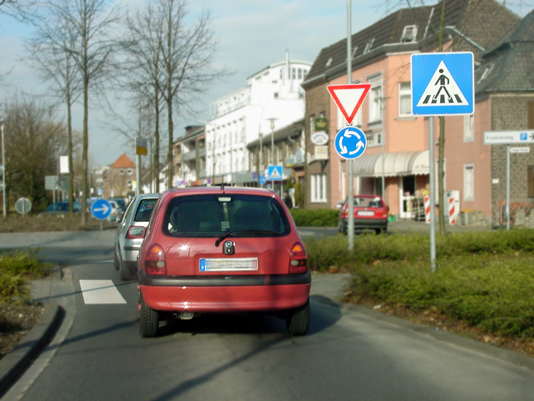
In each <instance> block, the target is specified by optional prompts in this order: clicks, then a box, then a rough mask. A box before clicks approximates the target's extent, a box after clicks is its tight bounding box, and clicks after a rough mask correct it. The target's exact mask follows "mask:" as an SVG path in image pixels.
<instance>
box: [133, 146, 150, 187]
mask: <svg viewBox="0 0 534 401" xmlns="http://www.w3.org/2000/svg"><path fill="white" fill-rule="evenodd" d="M135 154H136V155H137V166H136V169H135V179H136V180H137V185H136V187H135V194H136V195H139V194H140V193H141V156H146V155H147V154H148V145H147V140H146V138H143V137H140V136H138V137H136V138H135Z"/></svg>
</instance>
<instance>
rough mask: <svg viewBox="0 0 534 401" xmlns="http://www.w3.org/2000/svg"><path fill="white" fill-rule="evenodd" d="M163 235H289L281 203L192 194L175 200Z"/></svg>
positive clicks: (164, 225) (269, 200)
mask: <svg viewBox="0 0 534 401" xmlns="http://www.w3.org/2000/svg"><path fill="white" fill-rule="evenodd" d="M163 232H164V233H165V234H166V235H170V236H173V237H192V238H199V237H219V236H221V235H222V234H225V233H228V232H230V235H229V236H230V237H273V236H282V235H286V234H288V233H289V223H288V221H287V218H286V216H285V214H284V212H283V211H282V209H281V207H280V205H279V204H278V202H277V201H276V200H274V199H272V198H271V197H267V196H255V195H228V196H220V195H191V196H180V197H176V198H174V199H173V200H172V201H171V202H170V203H169V206H168V208H167V210H166V212H165V220H164V224H163Z"/></svg>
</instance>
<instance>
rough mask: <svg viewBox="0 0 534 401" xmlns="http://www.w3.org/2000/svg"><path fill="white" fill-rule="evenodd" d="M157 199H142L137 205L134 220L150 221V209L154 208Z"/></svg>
mask: <svg viewBox="0 0 534 401" xmlns="http://www.w3.org/2000/svg"><path fill="white" fill-rule="evenodd" d="M157 201H158V200H157V199H143V200H142V201H141V202H140V203H139V206H138V207H137V212H136V213H135V218H134V221H150V216H151V215H152V210H154V206H155V205H156V202H157Z"/></svg>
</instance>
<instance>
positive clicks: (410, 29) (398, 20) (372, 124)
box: [302, 0, 519, 218]
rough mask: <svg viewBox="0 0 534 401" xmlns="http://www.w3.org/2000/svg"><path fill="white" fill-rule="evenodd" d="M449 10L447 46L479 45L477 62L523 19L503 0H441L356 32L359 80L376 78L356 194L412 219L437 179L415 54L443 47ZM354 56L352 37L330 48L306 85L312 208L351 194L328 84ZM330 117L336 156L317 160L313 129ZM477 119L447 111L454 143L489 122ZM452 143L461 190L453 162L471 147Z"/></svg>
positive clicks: (341, 76)
mask: <svg viewBox="0 0 534 401" xmlns="http://www.w3.org/2000/svg"><path fill="white" fill-rule="evenodd" d="M442 6H443V7H442ZM442 10H443V12H444V17H445V24H444V27H445V30H444V43H443V49H444V51H472V52H473V53H474V54H475V59H476V60H477V62H478V60H480V58H481V57H482V54H483V53H484V52H485V51H486V49H492V48H495V47H496V46H497V45H498V44H499V42H500V41H502V38H503V37H505V36H506V35H507V34H509V33H510V32H511V31H512V30H513V28H514V27H515V26H516V24H517V22H518V21H519V18H518V17H517V16H516V15H515V14H513V13H512V12H510V11H509V10H508V9H506V8H505V7H503V6H502V5H501V4H499V3H498V2H497V1H495V0H448V1H446V2H443V3H441V2H440V3H438V4H436V5H434V6H422V7H412V8H405V9H400V10H398V11H396V12H394V13H392V14H390V15H388V16H386V17H385V18H383V19H382V20H380V21H378V22H376V23H375V24H373V25H371V26H369V27H367V28H365V29H363V30H362V31H360V32H357V33H355V34H354V35H352V38H351V41H352V77H351V79H352V81H353V82H369V83H371V90H370V92H369V94H368V96H367V99H366V101H365V103H364V104H363V106H362V108H361V109H360V111H359V112H358V114H357V116H356V118H355V122H354V124H355V125H357V126H360V127H361V128H362V129H363V130H364V131H365V132H366V134H367V136H368V148H367V151H366V154H365V155H364V156H362V157H361V158H359V159H357V160H356V161H355V162H353V173H354V183H353V184H354V185H353V187H354V188H355V193H357V192H359V193H374V194H379V195H382V196H383V197H384V198H385V200H386V202H387V203H388V204H389V206H390V209H391V213H393V214H396V215H398V216H399V217H404V218H411V217H413V215H414V212H413V210H412V209H411V205H412V204H413V201H414V198H415V197H416V196H418V195H419V194H421V193H422V192H423V191H425V190H426V188H427V187H428V184H429V166H428V156H427V155H428V153H427V152H428V139H427V138H428V119H426V118H423V117H416V116H413V115H412V114H411V83H410V57H411V54H413V53H417V52H428V51H435V49H437V48H438V35H437V33H438V31H439V27H440V17H441V12H442ZM346 55H347V46H346V40H341V41H339V42H337V43H334V44H332V45H331V46H328V47H325V48H323V49H322V50H321V51H320V53H319V55H318V56H317V58H316V59H315V61H314V63H313V65H312V68H311V70H310V73H309V74H308V76H307V77H306V80H305V82H304V83H303V84H302V86H303V87H304V89H305V91H306V112H305V126H306V127H305V132H306V149H307V151H306V155H307V163H306V170H307V174H306V177H307V181H306V205H307V206H308V207H334V206H335V205H336V203H337V202H339V201H340V200H342V199H344V198H345V197H346V182H347V168H346V165H345V162H344V161H342V160H340V158H339V157H338V156H337V155H336V153H335V150H334V148H333V146H332V143H331V142H332V139H333V138H334V136H335V134H336V132H337V130H338V129H339V128H341V127H343V126H344V120H343V119H342V118H341V116H340V113H338V111H337V109H336V107H335V105H334V104H333V102H331V101H330V98H329V95H328V92H327V90H326V86H327V85H331V84H342V83H346V82H347V76H346V59H347V57H346ZM318 117H319V118H318ZM324 119H326V121H327V126H326V129H325V132H326V133H327V134H328V136H329V137H330V146H329V154H328V156H329V157H328V160H324V159H323V160H317V158H315V157H314V151H315V147H314V146H313V144H312V143H311V141H310V136H311V134H312V133H313V132H314V131H316V126H317V124H316V123H317V121H321V120H324ZM475 119H476V118H470V117H468V118H466V119H464V118H463V117H451V118H450V120H451V122H450V123H449V118H447V124H446V127H447V131H446V132H447V144H448V146H449V139H450V138H451V137H452V138H456V139H457V138H458V137H460V138H461V137H462V133H463V129H464V124H467V126H468V127H473V126H476V127H479V126H480V128H482V126H483V122H482V121H480V122H478V121H477V122H475V121H474V120H475ZM477 129H478V128H477ZM436 132H437V130H436ZM453 141H454V140H452V141H451V144H452V142H453ZM451 146H452V145H450V146H449V147H448V148H446V156H445V159H446V171H447V174H448V175H447V176H446V179H445V182H446V185H447V189H456V188H459V187H461V186H462V182H461V181H458V180H457V177H456V176H455V174H452V171H453V170H455V168H454V166H453V165H452V164H450V163H451V160H453V159H454V158H455V157H456V156H457V155H458V154H463V153H467V152H468V151H467V150H464V148H465V147H464V146H463V145H461V144H458V143H457V146H455V147H453V148H451ZM470 152H471V150H470ZM462 157H463V156H462ZM449 173H450V174H449ZM462 179H463V178H462Z"/></svg>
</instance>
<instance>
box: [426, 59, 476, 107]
mask: <svg viewBox="0 0 534 401" xmlns="http://www.w3.org/2000/svg"><path fill="white" fill-rule="evenodd" d="M468 104H469V103H468V102H467V100H466V99H465V96H464V94H463V93H462V91H461V90H460V88H459V87H458V84H457V83H456V81H455V80H454V78H453V77H452V75H451V73H450V72H449V69H448V68H447V66H446V65H445V63H444V62H443V61H441V62H440V63H439V65H438V68H436V71H435V72H434V75H432V79H431V80H430V81H429V82H428V85H427V87H426V89H425V91H424V92H423V96H421V98H420V99H419V102H418V103H417V106H418V107H424V106H445V105H454V106H467V105H468Z"/></svg>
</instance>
